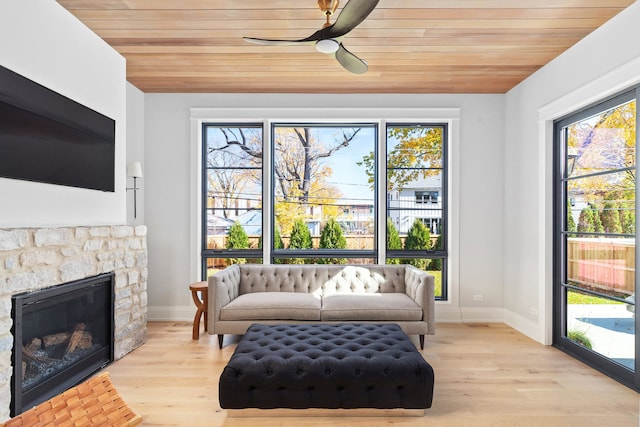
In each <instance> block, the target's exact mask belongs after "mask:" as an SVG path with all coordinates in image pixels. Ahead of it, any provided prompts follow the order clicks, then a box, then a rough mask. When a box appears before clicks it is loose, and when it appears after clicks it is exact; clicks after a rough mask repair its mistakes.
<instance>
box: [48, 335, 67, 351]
mask: <svg viewBox="0 0 640 427" xmlns="http://www.w3.org/2000/svg"><path fill="white" fill-rule="evenodd" d="M69 337H71V333H70V332H60V333H57V334H51V335H47V336H46V337H42V342H43V343H44V348H45V349H48V348H50V347H53V346H56V345H59V344H64V343H66V342H67V341H69Z"/></svg>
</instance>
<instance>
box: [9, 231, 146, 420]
mask: <svg viewBox="0 0 640 427" xmlns="http://www.w3.org/2000/svg"><path fill="white" fill-rule="evenodd" d="M112 271H113V272H115V301H114V305H115V307H114V316H115V331H114V346H115V348H114V357H115V359H116V360H118V359H120V358H122V357H123V356H124V355H126V354H127V353H129V352H130V351H132V350H134V349H135V348H137V347H139V346H140V345H141V344H142V343H144V341H145V339H146V333H147V227H146V226H144V225H139V226H128V225H119V226H99V227H65V228H21V229H0V422H1V421H2V420H6V419H7V418H8V417H9V406H10V400H11V374H12V369H11V350H12V347H13V336H12V335H11V325H12V322H11V296H12V295H13V294H17V293H20V292H24V291H32V290H37V289H42V288H46V287H49V286H54V285H58V284H61V283H66V282H69V281H73V280H77V279H82V278H85V277H91V276H95V275H98V274H102V273H108V272H112Z"/></svg>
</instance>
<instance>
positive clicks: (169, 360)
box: [105, 322, 640, 427]
mask: <svg viewBox="0 0 640 427" xmlns="http://www.w3.org/2000/svg"><path fill="white" fill-rule="evenodd" d="M237 339H238V337H225V347H224V348H223V349H222V350H219V349H218V345H217V339H216V336H215V335H207V334H206V333H201V335H200V340H198V341H193V340H192V339H191V324H189V323H172V322H149V324H148V340H147V342H146V343H145V344H144V345H143V346H142V347H140V348H139V349H137V350H135V351H134V352H132V353H131V354H129V355H127V356H125V357H124V358H123V359H121V360H119V361H117V362H115V363H113V364H111V365H110V366H108V367H106V368H105V371H108V372H109V373H110V374H111V379H112V382H113V383H114V384H115V386H116V388H117V389H118V391H119V392H120V394H121V395H122V397H123V398H124V400H125V401H126V402H127V403H128V404H129V406H131V408H132V409H133V410H134V411H136V412H137V413H139V414H140V415H142V417H143V422H142V425H143V426H231V427H233V426H238V427H244V426H256V425H260V426H261V427H268V426H295V427H298V426H314V425H331V424H342V425H345V426H346V425H348V426H368V427H371V426H381V425H385V426H387V425H394V426H443V425H446V426H580V427H586V426H639V425H640V421H639V417H638V408H639V402H640V401H639V397H640V395H638V394H637V393H636V392H634V391H632V390H630V389H628V388H626V387H624V386H622V385H620V384H618V383H617V382H615V381H613V380H611V379H609V378H607V377H605V376H603V375H602V374H600V373H598V372H597V371H595V370H593V369H591V368H589V367H587V366H585V365H584V364H582V363H581V362H579V361H576V360H574V359H572V358H571V357H569V356H567V355H565V354H564V353H562V352H560V351H558V350H556V349H554V348H551V347H545V346H543V345H540V344H538V343H536V342H535V341H532V340H531V339H529V338H527V337H526V336H524V335H522V334H520V333H518V332H516V331H515V330H513V329H511V328H509V327H507V326H505V325H502V324H438V325H437V328H436V335H435V336H428V337H427V339H426V345H425V349H424V351H423V352H422V353H423V354H424V357H425V358H426V360H427V361H428V362H429V363H430V364H431V365H432V366H433V369H434V371H435V377H436V384H435V390H434V400H433V406H432V407H431V408H430V409H427V411H426V413H425V416H424V417H418V418H415V417H413V418H400V417H393V418H392V417H384V418H382V417H378V418H372V417H358V418H331V417H323V418H319V417H296V418H259V419H255V418H254V419H231V418H227V414H226V411H225V410H222V409H221V408H220V406H219V404H218V390H217V387H218V378H219V376H220V373H221V371H222V369H223V367H224V365H225V364H226V362H227V361H228V360H229V357H231V354H232V353H233V351H234V349H235V343H236V342H237Z"/></svg>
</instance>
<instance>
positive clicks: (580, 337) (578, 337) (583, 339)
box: [567, 330, 593, 350]
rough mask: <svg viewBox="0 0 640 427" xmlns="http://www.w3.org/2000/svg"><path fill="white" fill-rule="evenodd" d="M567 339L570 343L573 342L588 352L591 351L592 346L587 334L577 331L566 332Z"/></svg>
mask: <svg viewBox="0 0 640 427" xmlns="http://www.w3.org/2000/svg"><path fill="white" fill-rule="evenodd" d="M567 338H569V339H570V340H571V341H575V342H576V343H578V344H580V345H582V346H585V347H586V348H588V349H589V350H591V349H593V346H592V345H591V340H590V339H589V337H587V334H586V333H584V332H582V331H578V330H572V331H568V332H567Z"/></svg>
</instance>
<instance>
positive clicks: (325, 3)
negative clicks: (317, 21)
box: [318, 0, 340, 28]
mask: <svg viewBox="0 0 640 427" xmlns="http://www.w3.org/2000/svg"><path fill="white" fill-rule="evenodd" d="M339 4H340V1H339V0H318V6H319V7H320V10H321V11H322V13H324V15H325V16H326V17H327V22H325V24H324V25H323V26H322V28H327V27H329V26H330V25H331V22H330V21H329V19H330V18H331V15H333V14H334V13H335V12H336V9H337V8H338V5H339Z"/></svg>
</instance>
